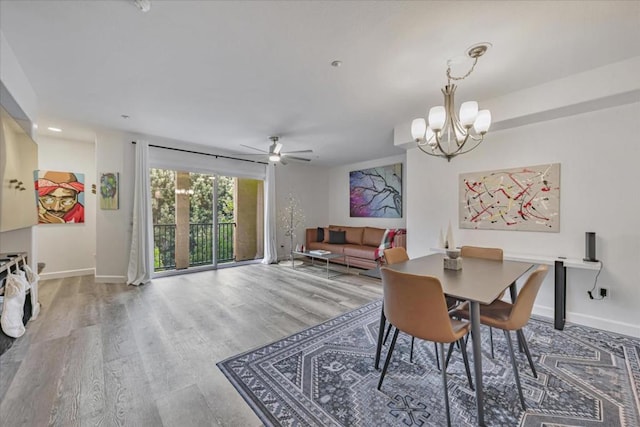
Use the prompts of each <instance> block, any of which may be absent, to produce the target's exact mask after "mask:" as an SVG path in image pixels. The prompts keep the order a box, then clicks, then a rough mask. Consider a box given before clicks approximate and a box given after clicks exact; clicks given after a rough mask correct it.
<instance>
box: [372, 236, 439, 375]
mask: <svg viewBox="0 0 640 427" xmlns="http://www.w3.org/2000/svg"><path fill="white" fill-rule="evenodd" d="M383 253H384V262H385V264H386V265H392V264H397V263H399V262H404V261H408V260H409V255H408V254H407V251H406V249H405V248H403V247H396V248H389V249H385V250H384V252H383ZM386 324H387V318H386V317H385V316H384V301H383V303H382V308H381V310H380V327H379V329H378V343H377V345H376V358H375V362H374V366H375V368H376V369H379V365H380V353H381V352H382V345H383V343H386V342H387V338H388V337H389V332H391V324H389V327H388V328H387V332H386V334H385V332H384V329H385V325H386ZM383 336H384V339H383ZM413 343H414V340H413V338H411V354H410V356H409V360H410V361H413ZM436 355H437V353H436ZM439 364H440V362H438V365H439Z"/></svg>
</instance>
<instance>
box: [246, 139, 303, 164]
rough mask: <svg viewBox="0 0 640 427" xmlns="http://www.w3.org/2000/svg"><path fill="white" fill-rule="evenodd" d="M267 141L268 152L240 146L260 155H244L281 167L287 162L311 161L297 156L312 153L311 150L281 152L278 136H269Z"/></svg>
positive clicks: (248, 146)
mask: <svg viewBox="0 0 640 427" xmlns="http://www.w3.org/2000/svg"><path fill="white" fill-rule="evenodd" d="M269 140H270V141H271V144H270V145H269V150H268V151H265V150H261V149H260V148H255V147H252V146H250V145H244V144H240V145H241V146H243V147H246V148H250V149H252V150H256V151H260V153H261V154H245V155H248V156H253V155H256V156H264V157H266V159H268V160H269V162H273V163H281V164H283V165H286V164H287V160H293V161H298V162H310V161H311V159H308V158H306V157H299V156H297V154H302V153H313V150H297V151H282V143H281V142H280V137H279V136H270V137H269Z"/></svg>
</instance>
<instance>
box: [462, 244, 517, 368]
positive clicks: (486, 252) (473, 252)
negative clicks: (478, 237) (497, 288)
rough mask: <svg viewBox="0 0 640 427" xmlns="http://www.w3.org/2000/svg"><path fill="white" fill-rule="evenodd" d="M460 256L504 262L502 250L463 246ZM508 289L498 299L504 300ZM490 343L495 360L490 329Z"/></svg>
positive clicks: (491, 330) (492, 356)
mask: <svg viewBox="0 0 640 427" xmlns="http://www.w3.org/2000/svg"><path fill="white" fill-rule="evenodd" d="M460 256H461V257H462V258H463V259H464V258H480V259H490V260H492V261H502V259H503V257H504V254H503V252H502V249H500V248H484V247H481V246H462V247H461V248H460ZM505 291H506V289H505V290H504V291H502V292H501V293H500V295H498V298H497V299H502V297H503V296H504V293H505ZM489 342H490V343H491V358H492V359H493V358H494V357H495V356H494V352H493V329H492V328H489Z"/></svg>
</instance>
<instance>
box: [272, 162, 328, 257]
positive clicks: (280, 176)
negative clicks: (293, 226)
mask: <svg viewBox="0 0 640 427" xmlns="http://www.w3.org/2000/svg"><path fill="white" fill-rule="evenodd" d="M330 187H331V184H330V181H329V170H328V169H327V168H324V167H319V166H313V165H306V164H300V163H294V162H289V163H288V164H287V165H278V166H276V215H277V217H278V222H277V233H276V236H277V244H278V258H280V259H283V258H286V257H287V256H288V253H289V248H290V245H291V243H290V239H289V237H286V236H285V235H284V234H285V229H284V227H283V224H282V221H281V220H280V216H281V215H280V214H281V213H282V211H283V209H284V208H285V207H286V206H287V205H288V196H289V194H291V195H292V196H294V197H295V198H296V199H297V200H298V203H299V205H300V208H301V210H302V211H303V213H304V216H305V221H304V223H303V224H302V225H301V226H300V227H298V229H297V230H296V236H295V240H294V246H295V244H296V243H299V244H303V243H304V240H305V228H311V227H322V226H326V225H328V223H329V193H330V191H331V189H330Z"/></svg>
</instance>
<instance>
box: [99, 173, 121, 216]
mask: <svg viewBox="0 0 640 427" xmlns="http://www.w3.org/2000/svg"><path fill="white" fill-rule="evenodd" d="M119 181H120V174H119V173H118V172H107V173H101V174H100V209H103V210H116V209H118V183H119Z"/></svg>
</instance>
